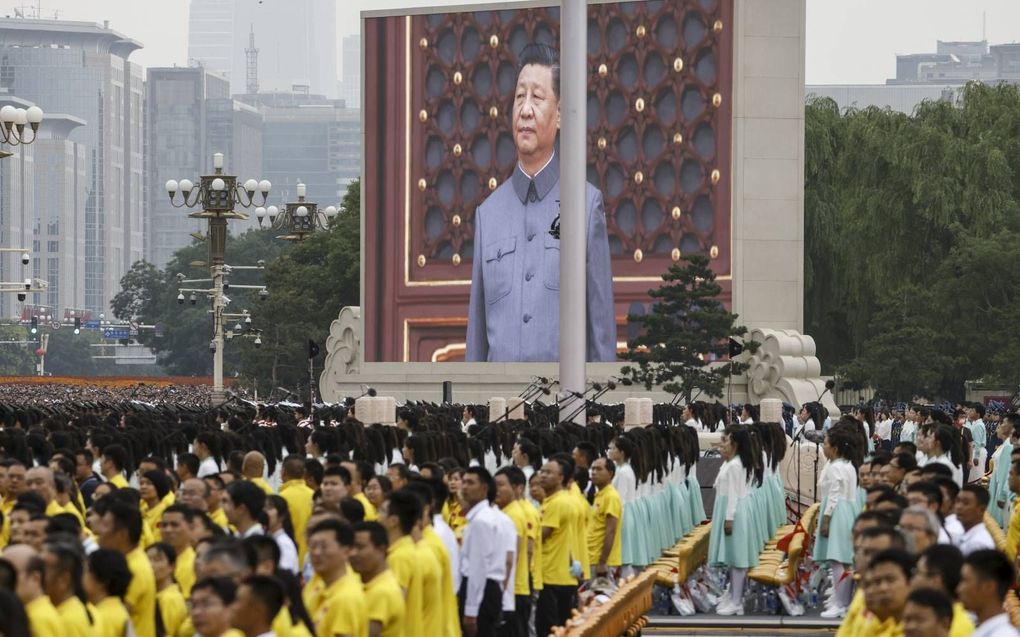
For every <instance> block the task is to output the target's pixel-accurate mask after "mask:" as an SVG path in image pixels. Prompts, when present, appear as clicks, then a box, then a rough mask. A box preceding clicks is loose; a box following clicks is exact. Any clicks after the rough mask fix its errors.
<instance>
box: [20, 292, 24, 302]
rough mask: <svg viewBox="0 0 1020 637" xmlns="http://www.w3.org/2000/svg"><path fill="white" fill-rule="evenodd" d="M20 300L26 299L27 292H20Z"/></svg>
mask: <svg viewBox="0 0 1020 637" xmlns="http://www.w3.org/2000/svg"><path fill="white" fill-rule="evenodd" d="M18 300H19V301H24V300H25V293H24V292H18Z"/></svg>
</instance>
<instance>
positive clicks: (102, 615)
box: [90, 595, 130, 637]
mask: <svg viewBox="0 0 1020 637" xmlns="http://www.w3.org/2000/svg"><path fill="white" fill-rule="evenodd" d="M90 610H92V619H93V620H94V625H93V629H92V634H93V635H94V636H95V637H124V630H125V628H126V626H127V623H128V619H130V617H129V616H128V612H127V608H125V607H124V602H122V601H121V599H120V598H119V597H113V596H112V595H111V596H110V597H107V598H106V599H104V600H103V601H101V602H99V603H98V604H96V605H95V606H93V607H92V608H91V609H90Z"/></svg>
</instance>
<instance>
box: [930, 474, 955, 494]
mask: <svg viewBox="0 0 1020 637" xmlns="http://www.w3.org/2000/svg"><path fill="white" fill-rule="evenodd" d="M932 482H934V483H935V486H937V487H938V488H939V489H945V490H946V492H948V493H949V498H950V499H951V500H955V499H956V496H958V495H960V485H958V484H956V480H953V479H952V478H947V477H945V476H936V477H935V479H934V480H932Z"/></svg>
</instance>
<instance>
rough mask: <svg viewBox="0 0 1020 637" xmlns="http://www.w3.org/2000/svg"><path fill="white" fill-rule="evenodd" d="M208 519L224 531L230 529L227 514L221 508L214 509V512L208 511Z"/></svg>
mask: <svg viewBox="0 0 1020 637" xmlns="http://www.w3.org/2000/svg"><path fill="white" fill-rule="evenodd" d="M209 519H210V520H212V521H213V524H215V525H216V526H218V527H220V528H221V529H223V530H224V531H228V530H230V521H229V520H227V514H226V512H225V511H224V510H223V509H216V510H215V511H214V512H212V513H210V514H209Z"/></svg>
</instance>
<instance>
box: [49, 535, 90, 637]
mask: <svg viewBox="0 0 1020 637" xmlns="http://www.w3.org/2000/svg"><path fill="white" fill-rule="evenodd" d="M42 559H43V561H44V562H45V563H46V580H45V586H46V596H47V597H49V598H50V602H52V603H53V605H54V606H56V608H57V613H58V614H59V615H60V620H61V623H62V624H63V628H64V630H63V632H62V633H61V635H62V636H63V637H90V635H91V634H92V622H91V621H90V620H89V616H88V613H87V612H86V611H85V604H83V603H82V601H81V600H80V599H78V597H76V596H75V589H76V588H77V587H78V586H79V583H80V582H81V578H82V574H83V571H84V560H85V556H84V552H83V551H82V548H81V544H80V543H79V542H78V541H76V540H74V539H73V538H71V539H70V540H68V541H65V540H59V539H58V540H52V541H47V542H46V544H44V545H43V552H42Z"/></svg>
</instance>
